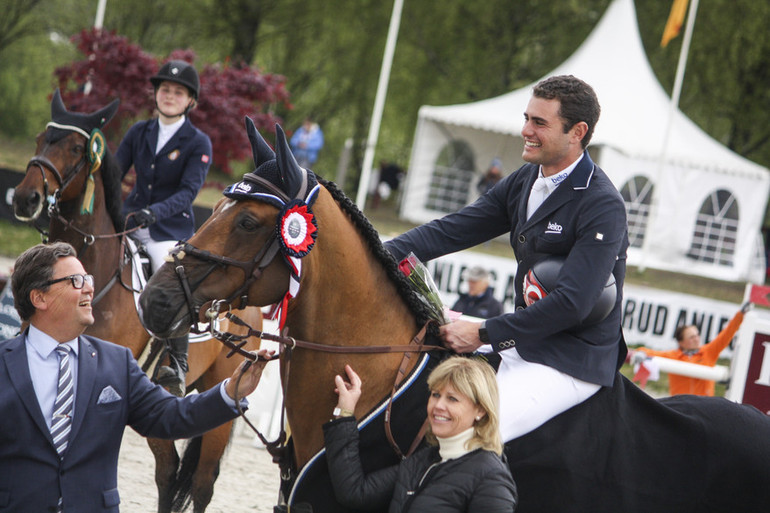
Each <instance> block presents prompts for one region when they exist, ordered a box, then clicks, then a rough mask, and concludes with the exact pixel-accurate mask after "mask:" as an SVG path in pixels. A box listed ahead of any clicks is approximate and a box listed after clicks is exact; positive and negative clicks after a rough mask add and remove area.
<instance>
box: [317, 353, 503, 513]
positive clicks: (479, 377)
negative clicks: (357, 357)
mask: <svg viewBox="0 0 770 513" xmlns="http://www.w3.org/2000/svg"><path fill="white" fill-rule="evenodd" d="M345 372H346V373H347V377H348V379H349V381H345V380H344V379H343V378H342V377H341V376H336V378H335V385H336V390H335V391H336V392H337V394H338V396H339V398H338V402H337V408H336V409H335V417H336V418H335V419H334V420H332V421H330V422H328V423H327V424H325V425H324V437H325V441H326V458H327V462H328V465H329V473H330V475H331V479H332V485H333V487H334V493H335V495H336V497H337V500H338V501H339V502H340V503H341V504H343V505H344V506H346V507H349V508H355V509H377V508H378V507H379V508H380V509H382V508H384V507H385V505H386V504H389V505H390V506H389V509H388V511H390V512H391V513H394V512H406V511H415V512H416V511H429V512H431V513H444V512H485V513H495V512H512V511H514V510H515V509H516V503H517V492H516V485H515V483H514V482H513V478H512V477H511V473H510V470H509V469H508V465H507V464H506V463H505V461H504V460H503V459H502V452H503V444H502V440H501V438H500V427H499V413H498V410H499V398H498V391H497V381H496V379H495V374H494V372H493V371H492V369H491V367H489V365H488V364H487V363H485V362H482V361H480V360H477V359H474V358H467V357H461V356H454V357H451V358H449V359H447V360H445V361H444V362H442V363H441V364H439V365H438V366H437V367H436V368H435V369H434V370H433V372H431V374H430V376H429V377H428V387H429V388H430V398H429V399H428V407H427V412H428V421H429V429H428V433H427V435H426V440H427V442H428V445H427V446H425V447H423V448H422V449H420V450H418V451H417V452H415V453H414V454H413V455H412V456H410V457H409V458H407V459H405V460H404V461H402V462H401V463H400V464H399V465H394V466H392V467H388V468H385V469H381V470H378V471H376V472H372V473H370V474H364V472H363V469H362V466H361V457H360V454H359V449H358V429H357V426H356V420H355V417H354V416H353V412H354V411H355V407H356V403H357V402H358V399H359V398H360V397H361V378H360V377H359V376H358V375H357V374H356V373H355V372H354V371H353V369H352V368H351V367H350V366H349V365H346V366H345Z"/></svg>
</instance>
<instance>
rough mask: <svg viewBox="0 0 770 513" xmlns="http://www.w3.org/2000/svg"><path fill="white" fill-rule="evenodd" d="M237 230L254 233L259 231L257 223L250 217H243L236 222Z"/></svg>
mask: <svg viewBox="0 0 770 513" xmlns="http://www.w3.org/2000/svg"><path fill="white" fill-rule="evenodd" d="M238 228H240V229H241V230H244V231H247V232H255V231H257V229H259V223H258V222H257V221H256V220H255V219H252V218H250V217H244V218H242V219H241V220H240V221H238Z"/></svg>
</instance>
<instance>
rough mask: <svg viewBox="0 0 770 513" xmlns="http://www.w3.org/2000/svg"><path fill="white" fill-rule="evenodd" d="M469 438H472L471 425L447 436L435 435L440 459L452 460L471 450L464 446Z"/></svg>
mask: <svg viewBox="0 0 770 513" xmlns="http://www.w3.org/2000/svg"><path fill="white" fill-rule="evenodd" d="M471 438H473V427H470V428H468V429H466V430H465V431H463V432H462V433H459V434H457V435H455V436H450V437H449V438H439V437H436V439H437V440H438V452H439V454H440V455H441V461H446V460H453V459H455V458H459V457H460V456H463V455H465V454H468V453H469V452H471V451H470V450H469V449H466V446H465V444H466V442H467V441H468V440H470V439H471Z"/></svg>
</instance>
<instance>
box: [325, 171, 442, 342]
mask: <svg viewBox="0 0 770 513" xmlns="http://www.w3.org/2000/svg"><path fill="white" fill-rule="evenodd" d="M316 178H317V179H318V182H319V183H320V184H321V185H323V186H324V187H325V188H326V190H327V191H329V193H330V194H331V195H332V198H334V201H336V202H337V204H338V205H339V206H340V208H341V209H342V211H343V212H345V213H346V214H347V215H348V217H349V218H350V220H351V222H352V223H353V225H354V226H355V227H356V229H357V230H358V232H359V233H360V234H361V236H362V237H363V238H364V240H365V241H366V243H367V244H368V245H369V248H370V249H371V250H372V253H374V256H375V257H376V258H377V260H378V261H379V262H380V263H381V264H382V266H383V267H384V268H385V272H386V273H387V276H388V278H389V279H390V281H391V282H393V283H394V284H395V285H396V289H397V290H398V294H399V295H400V296H401V298H402V299H403V300H404V301H405V302H406V304H407V306H408V307H409V310H410V311H411V312H412V314H413V315H414V316H415V318H416V319H417V322H418V324H419V325H420V326H422V325H424V324H425V323H426V322H428V320H429V319H430V315H429V310H428V307H427V306H425V304H424V303H423V302H422V301H421V300H420V298H419V297H418V296H417V293H416V292H415V291H414V289H413V288H412V286H411V283H410V282H409V280H408V279H407V277H406V276H404V274H403V273H402V272H401V271H400V270H399V269H398V262H396V259H395V258H393V255H391V254H390V252H389V251H388V250H387V249H385V246H383V244H382V241H381V240H380V234H379V233H378V232H377V230H376V229H375V228H374V226H372V223H370V222H369V220H368V219H367V218H366V217H365V216H364V214H363V213H362V212H361V210H359V208H358V207H357V206H356V204H355V203H353V201H351V199H350V198H348V197H347V196H346V195H345V193H344V192H342V190H341V189H340V188H339V187H338V186H337V184H335V183H334V182H332V181H329V180H325V179H323V178H321V177H320V176H318V175H316ZM428 332H429V333H430V334H431V335H437V334H438V327H437V326H436V324H435V323H431V324H430V325H429V326H428Z"/></svg>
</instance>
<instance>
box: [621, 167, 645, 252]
mask: <svg viewBox="0 0 770 513" xmlns="http://www.w3.org/2000/svg"><path fill="white" fill-rule="evenodd" d="M652 189H653V185H652V182H651V181H649V180H648V179H647V177H645V176H641V175H637V176H634V177H633V178H631V179H630V180H629V181H627V182H626V183H625V185H623V188H622V189H620V195H621V196H623V201H624V202H625V204H626V213H627V215H628V242H629V244H630V245H631V247H633V248H641V247H642V243H643V242H644V233H645V232H646V231H647V220H648V219H649V218H650V200H651V199H652Z"/></svg>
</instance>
